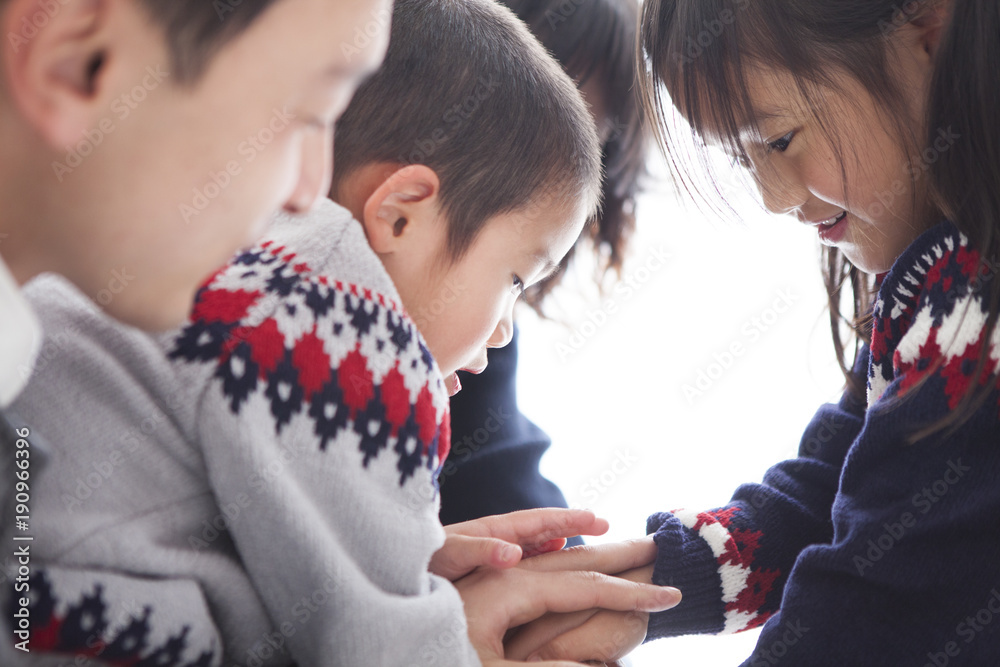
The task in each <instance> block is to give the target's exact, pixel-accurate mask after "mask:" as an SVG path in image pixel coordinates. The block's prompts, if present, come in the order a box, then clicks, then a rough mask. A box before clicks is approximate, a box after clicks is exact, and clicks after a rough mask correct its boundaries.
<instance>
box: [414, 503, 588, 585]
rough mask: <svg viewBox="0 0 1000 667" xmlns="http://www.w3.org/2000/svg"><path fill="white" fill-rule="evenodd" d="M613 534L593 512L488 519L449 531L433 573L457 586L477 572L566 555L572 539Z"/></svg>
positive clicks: (545, 512)
mask: <svg viewBox="0 0 1000 667" xmlns="http://www.w3.org/2000/svg"><path fill="white" fill-rule="evenodd" d="M607 530H608V522H607V521H605V520H604V519H598V518H597V517H596V516H594V513H593V512H590V511H588V510H568V509H556V508H550V509H536V510H525V511H523V512H512V513H510V514H502V515H498V516H488V517H484V518H482V519H476V520H475V521H466V522H465V523H458V524H455V525H452V526H446V527H445V533H446V534H447V537H446V539H445V543H444V546H443V547H441V548H440V549H439V550H438V552H437V553H435V554H434V557H433V558H431V563H430V568H429V569H430V571H431V572H432V573H434V574H437V575H440V576H442V577H445V578H446V579H449V580H451V581H455V580H457V579H460V578H461V577H464V576H465V575H467V574H469V573H470V572H472V571H473V570H474V569H476V568H477V567H493V568H498V569H504V568H508V567H513V566H514V565H517V564H518V563H519V562H521V559H522V558H529V557H531V556H534V555H536V554H543V553H547V552H550V551H558V550H560V549H562V548H563V547H564V546H565V545H566V538H568V537H575V536H577V535H603V534H604V533H605V532H607ZM560 569H578V570H579V569H586V568H585V566H584V565H581V566H580V567H575V568H560Z"/></svg>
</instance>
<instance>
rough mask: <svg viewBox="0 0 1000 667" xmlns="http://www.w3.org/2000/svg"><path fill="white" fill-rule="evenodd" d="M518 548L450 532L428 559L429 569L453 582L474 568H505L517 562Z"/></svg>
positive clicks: (493, 539)
mask: <svg viewBox="0 0 1000 667" xmlns="http://www.w3.org/2000/svg"><path fill="white" fill-rule="evenodd" d="M521 556H522V552H521V547H519V546H518V545H516V544H510V543H508V542H504V541H503V540H498V539H496V538H492V537H468V536H465V535H450V536H448V538H447V540H446V541H445V544H444V546H443V547H441V548H440V549H439V550H438V551H437V553H435V554H434V556H433V557H432V558H431V563H430V566H429V568H428V569H429V570H430V571H431V572H432V573H434V574H437V575H439V576H442V577H444V578H445V579H448V580H449V581H455V580H456V579H460V578H461V577H464V576H465V575H467V574H468V573H469V572H472V571H473V570H474V569H476V568H477V567H493V568H497V569H500V570H502V569H505V568H508V567H513V566H514V565H517V564H518V563H519V562H520V561H521Z"/></svg>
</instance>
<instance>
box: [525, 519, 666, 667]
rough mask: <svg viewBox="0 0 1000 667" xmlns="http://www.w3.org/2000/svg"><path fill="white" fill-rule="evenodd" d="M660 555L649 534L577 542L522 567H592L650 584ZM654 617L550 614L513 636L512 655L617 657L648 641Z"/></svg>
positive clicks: (635, 613) (633, 613)
mask: <svg viewBox="0 0 1000 667" xmlns="http://www.w3.org/2000/svg"><path fill="white" fill-rule="evenodd" d="M655 559H656V545H655V544H654V543H653V538H652V537H645V538H641V539H638V540H630V541H628V542H621V543H616V544H602V545H598V546H585V547H574V548H572V549H566V550H564V551H561V552H559V553H558V554H549V555H546V556H540V557H538V558H534V559H532V560H530V561H526V562H524V563H522V564H521V566H520V567H521V568H522V569H531V570H541V571H550V572H552V571H558V570H582V569H589V570H596V571H599V572H605V573H609V574H615V575H617V576H619V577H621V578H623V579H627V580H630V581H635V582H642V583H647V584H648V583H651V582H652V576H653V561H654V560H655ZM679 597H680V596H678V602H679V601H680V600H679ZM648 620H649V615H648V614H646V613H643V612H641V611H631V612H611V611H601V610H598V609H589V610H585V611H580V612H576V613H573V614H549V615H547V616H545V617H543V618H541V619H539V620H538V621H535V622H533V623H531V624H530V625H526V626H524V627H522V628H520V629H519V630H517V632H516V633H515V634H513V635H512V636H511V637H509V639H508V641H507V646H506V655H507V657H508V658H512V659H515V660H524V659H527V658H529V657H531V658H539V659H553V658H556V657H558V658H560V659H569V660H597V661H604V662H612V661H614V660H618V659H619V658H621V657H623V656H625V655H626V654H628V653H630V652H631V651H632V650H633V649H635V647H637V646H638V645H639V644H641V643H642V641H643V640H644V639H645V638H646V626H647V623H648Z"/></svg>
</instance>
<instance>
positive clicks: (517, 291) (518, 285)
mask: <svg viewBox="0 0 1000 667" xmlns="http://www.w3.org/2000/svg"><path fill="white" fill-rule="evenodd" d="M513 278H514V284H513V285H511V286H510V291H511V292H513V293H514V295H515V296H521V295H522V294H524V281H523V280H521V278H520V276H518V275H517V274H516V273H515V274H514V276H513Z"/></svg>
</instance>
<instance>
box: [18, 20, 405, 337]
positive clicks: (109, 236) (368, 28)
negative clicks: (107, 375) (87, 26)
mask: <svg viewBox="0 0 1000 667" xmlns="http://www.w3.org/2000/svg"><path fill="white" fill-rule="evenodd" d="M114 6H115V7H119V6H120V7H125V6H133V7H134V9H133V10H132V15H128V14H126V13H125V12H124V11H123V12H122V16H121V17H120V19H117V18H116V19H115V20H118V21H119V23H124V24H125V25H126V27H128V28H129V29H128V30H124V29H123V30H121V34H122V35H124V36H123V37H121V39H119V40H118V42H117V43H116V44H117V46H116V48H119V49H120V52H116V54H115V55H113V57H109V58H107V59H106V61H105V63H104V65H103V67H104V68H105V70H103V71H102V73H101V77H100V78H99V79H98V81H99V82H100V88H98V89H97V92H96V93H95V95H99V96H101V98H100V99H96V100H95V101H93V102H92V103H91V102H89V101H88V102H87V104H90V105H91V106H92V107H93V108H91V107H90V106H81V108H82V111H81V112H80V113H82V114H84V113H92V115H91V116H88V117H87V118H85V119H84V120H83V121H81V122H80V123H78V124H79V125H80V130H79V132H80V136H78V140H79V141H76V140H74V144H73V145H76V144H77V143H78V144H79V145H80V146H82V148H81V149H80V150H79V151H78V152H77V154H78V155H79V156H80V157H77V156H76V155H70V154H67V150H66V148H65V147H63V146H59V145H56V146H51V147H46V148H47V149H48V148H51V154H46V155H44V156H42V157H41V158H39V165H40V166H39V168H38V171H39V172H40V173H42V174H43V177H42V178H40V179H37V180H38V181H39V182H38V183H37V184H36V185H35V190H34V192H33V194H32V195H30V198H31V208H32V210H31V211H30V213H31V215H32V216H33V218H34V219H35V220H38V221H40V223H42V222H44V225H47V229H48V230H49V232H47V238H44V239H43V242H42V243H39V244H38V245H39V246H41V247H44V248H46V253H47V256H46V258H45V261H46V263H47V265H46V266H41V267H37V268H41V270H55V271H59V272H61V273H64V274H65V275H67V276H68V277H69V278H70V279H71V280H72V281H73V282H75V283H76V284H77V285H78V286H79V287H80V288H81V289H82V290H83V291H84V293H86V294H87V295H88V296H90V297H91V298H94V299H95V300H97V301H99V302H100V303H102V304H103V305H104V306H105V308H106V310H108V311H109V312H110V313H111V314H112V315H114V316H116V317H118V318H119V319H122V320H124V321H126V322H129V323H131V324H134V325H138V326H141V327H143V328H147V329H159V328H164V327H167V326H171V325H174V324H176V323H178V322H180V321H182V320H183V318H184V316H185V315H186V314H187V312H188V310H189V308H190V304H191V301H192V299H193V295H194V290H195V288H196V286H197V285H198V283H199V282H200V281H201V280H203V279H205V278H206V277H207V276H208V275H209V274H210V273H211V271H212V270H213V269H215V268H216V267H218V266H220V265H221V264H223V263H224V262H225V261H226V259H227V258H228V257H229V256H230V254H231V253H232V252H234V251H235V250H236V249H237V248H239V247H240V246H243V245H246V244H248V243H249V242H250V241H251V240H253V239H255V238H256V237H257V236H259V235H260V233H261V232H262V227H263V225H264V223H265V222H266V221H267V219H268V218H269V216H270V215H271V214H273V213H275V212H277V211H278V210H280V209H281V208H283V207H284V208H285V209H287V210H290V211H293V212H302V211H306V210H308V209H309V208H311V207H312V206H313V204H314V203H315V202H316V201H317V200H318V198H319V197H320V196H321V195H323V194H324V193H325V192H326V191H327V189H328V188H329V179H330V172H331V162H332V131H331V125H332V123H333V121H334V120H335V119H336V118H337V117H338V116H339V115H340V113H341V112H342V111H343V109H344V108H345V106H346V105H347V103H348V102H349V100H350V97H351V96H352V95H353V92H354V90H355V88H356V86H357V85H358V83H359V79H360V78H361V77H362V76H363V75H365V74H367V73H368V72H370V71H371V70H373V69H374V68H375V67H377V65H378V64H379V62H381V59H382V56H383V55H384V51H385V47H386V43H387V39H388V30H389V21H388V18H389V16H390V15H391V3H389V2H388V1H387V0H337V1H336V2H330V1H329V0H280V1H279V2H276V3H275V4H274V5H273V6H272V7H271V8H269V9H268V10H267V11H266V12H265V13H264V14H263V15H262V16H261V17H260V18H259V19H257V21H256V22H255V23H253V24H252V25H251V26H250V27H249V28H248V29H247V31H246V32H245V33H243V34H241V35H240V36H238V37H236V38H235V39H234V40H233V41H231V42H229V43H228V44H226V45H225V46H224V47H223V48H222V50H221V51H220V52H219V53H218V54H217V55H216V57H215V58H214V59H213V60H212V62H211V63H210V64H209V66H208V69H207V70H206V72H205V73H204V75H203V77H202V78H201V79H200V80H199V81H197V82H196V84H194V85H193V86H189V85H182V84H180V83H178V82H176V81H174V80H173V79H172V77H171V76H170V75H169V71H170V69H171V65H170V59H169V56H168V53H167V49H166V45H165V40H164V38H163V34H162V29H161V28H160V27H158V26H153V25H150V24H148V22H146V21H145V20H144V19H143V17H144V14H143V13H142V11H141V8H140V7H139V5H138V3H119V4H115V5H114ZM359 34H360V35H363V36H364V39H363V40H359V39H358V35H359ZM104 98H106V99H104ZM87 142H90V145H84V144H87ZM50 143H56V144H58V142H57V141H53V142H50ZM25 153H29V154H30V151H27V150H26V151H25ZM54 161H58V162H60V163H63V164H66V165H69V170H68V171H61V172H59V173H53V171H52V169H51V168H49V165H50V163H54ZM45 172H47V173H45ZM27 202H28V197H27V196H26V197H25V202H24V205H25V207H26V208H27V207H28V203H27ZM38 226H39V228H41V227H42V226H43V225H42V224H39V225H38ZM33 268H35V267H33ZM113 272H117V274H118V275H119V276H125V279H122V278H117V279H116V278H115V273H113ZM115 280H117V282H114V281H115ZM109 281H111V282H112V283H113V284H114V287H115V289H114V291H112V290H110V289H109ZM123 283H124V284H123Z"/></svg>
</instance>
